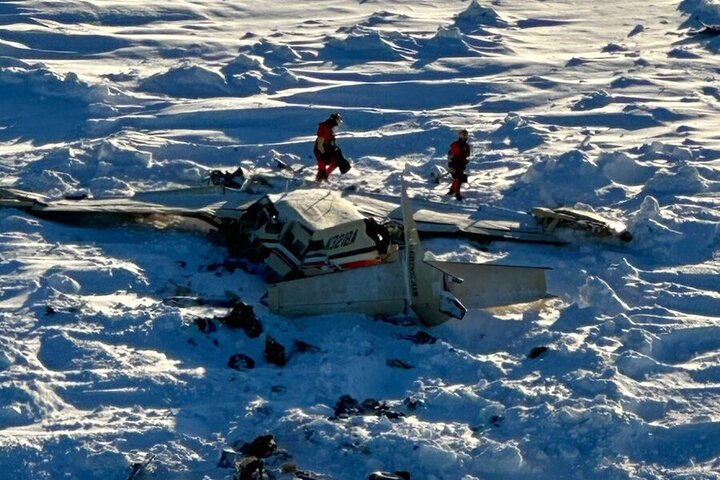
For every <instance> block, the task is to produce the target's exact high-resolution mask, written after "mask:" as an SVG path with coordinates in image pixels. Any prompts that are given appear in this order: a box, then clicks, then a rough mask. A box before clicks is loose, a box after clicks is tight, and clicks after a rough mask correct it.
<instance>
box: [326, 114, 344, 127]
mask: <svg viewBox="0 0 720 480" xmlns="http://www.w3.org/2000/svg"><path fill="white" fill-rule="evenodd" d="M329 120H332V121H334V122H335V123H336V124H337V125H340V124H341V123H342V117H341V116H340V114H339V113H331V114H330V117H329Z"/></svg>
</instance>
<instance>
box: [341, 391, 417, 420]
mask: <svg viewBox="0 0 720 480" xmlns="http://www.w3.org/2000/svg"><path fill="white" fill-rule="evenodd" d="M357 415H374V416H376V417H387V418H389V419H395V418H400V417H404V416H405V415H404V414H403V413H401V412H395V411H393V410H391V409H390V407H389V406H388V405H387V403H385V402H380V401H378V400H375V399H373V398H368V399H365V400H363V402H362V403H358V401H357V400H355V399H354V398H352V397H351V396H350V395H342V396H341V397H340V398H339V399H338V401H337V402H336V403H335V416H334V417H332V418H331V420H335V419H338V418H348V417H351V416H357Z"/></svg>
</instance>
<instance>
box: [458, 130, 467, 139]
mask: <svg viewBox="0 0 720 480" xmlns="http://www.w3.org/2000/svg"><path fill="white" fill-rule="evenodd" d="M458 136H459V137H462V138H468V131H467V130H465V129H464V128H463V129H462V130H460V131H459V132H458Z"/></svg>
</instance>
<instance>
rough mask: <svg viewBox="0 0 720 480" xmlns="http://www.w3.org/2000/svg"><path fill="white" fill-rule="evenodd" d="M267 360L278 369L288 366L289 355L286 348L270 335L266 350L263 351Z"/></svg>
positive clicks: (266, 341) (266, 342)
mask: <svg viewBox="0 0 720 480" xmlns="http://www.w3.org/2000/svg"><path fill="white" fill-rule="evenodd" d="M263 355H264V356H265V360H267V361H268V362H269V363H272V364H273V365H277V366H278V367H284V366H285V365H287V355H286V354H285V347H284V346H283V345H282V344H281V343H279V342H278V341H277V340H275V339H274V338H273V337H271V336H270V335H268V336H267V338H266V339H265V349H264V350H263Z"/></svg>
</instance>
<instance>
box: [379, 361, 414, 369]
mask: <svg viewBox="0 0 720 480" xmlns="http://www.w3.org/2000/svg"><path fill="white" fill-rule="evenodd" d="M385 364H387V366H388V367H393V368H401V369H403V370H410V369H411V368H415V367H413V366H412V365H410V364H409V363H407V362H406V361H404V360H400V359H399V358H390V359H388V360H387V361H386V362H385Z"/></svg>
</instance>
